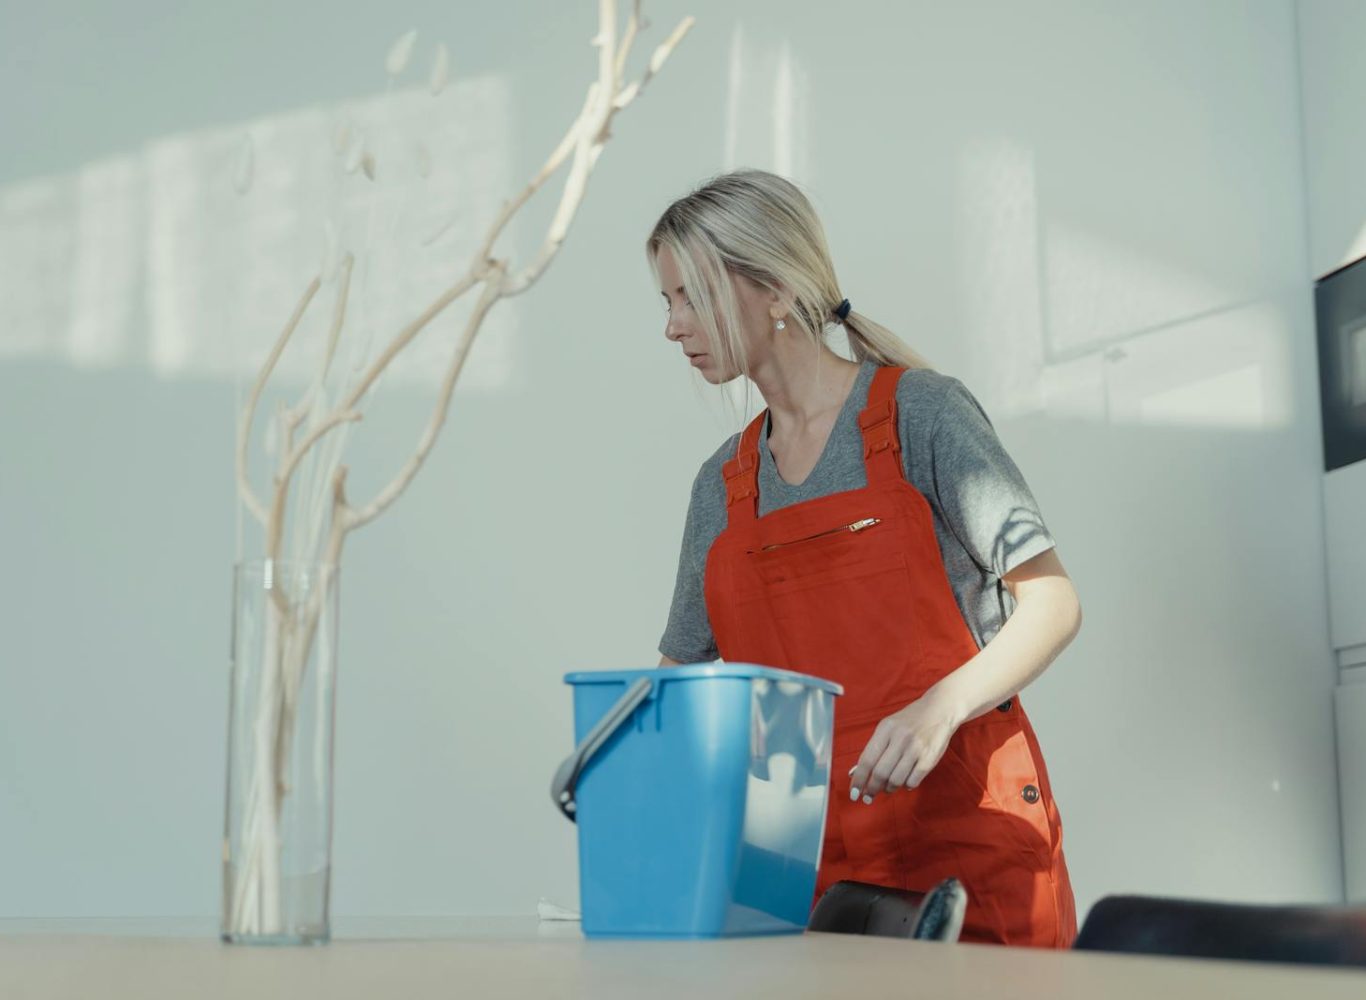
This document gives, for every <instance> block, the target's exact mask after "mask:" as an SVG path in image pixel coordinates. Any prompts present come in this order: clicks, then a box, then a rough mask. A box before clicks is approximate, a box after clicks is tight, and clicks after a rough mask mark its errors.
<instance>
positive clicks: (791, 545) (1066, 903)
mask: <svg viewBox="0 0 1366 1000" xmlns="http://www.w3.org/2000/svg"><path fill="white" fill-rule="evenodd" d="M902 371H903V369H900V368H881V369H879V370H878V372H877V373H876V375H875V376H874V378H873V383H872V387H871V389H870V390H869V394H868V406H867V408H866V409H865V410H864V411H863V412H862V413H861V414H860V416H859V427H860V428H861V430H862V433H863V445H864V447H863V454H864V467H865V470H866V472H867V477H868V484H867V486H866V487H864V488H863V489H856V490H848V491H845V492H841V493H835V494H832V495H829V496H825V497H819V498H817V499H814V500H809V501H806V502H804V503H799V504H794V505H792V506H789V507H783V508H780V509H778V510H775V511H773V512H771V513H769V514H767V515H765V516H763V517H759V516H758V502H759V490H758V473H759V435H760V433H761V432H762V429H763V423H764V415H763V414H760V415H759V417H758V418H756V419H755V420H754V421H753V422H752V423H751V424H750V425H749V427H748V428H746V430H745V432H744V434H743V435H742V436H741V439H740V446H739V449H738V451H737V454H736V456H735V457H734V458H732V459H730V460H729V461H727V462H726V463H725V465H724V466H723V474H724V476H725V480H726V504H727V525H726V528H725V530H724V531H722V532H721V534H720V535H719V536H718V537H717V539H716V541H715V542H714V543H713V545H712V547H711V550H710V551H709V553H708V555H707V565H706V573H705V578H704V590H705V597H706V604H707V613H708V616H709V617H710V619H711V624H712V629H713V631H714V633H715V636H716V644H717V648H718V649H719V651H720V654H721V657H722V658H723V659H725V660H727V661H730V662H747V663H757V664H762V665H766V666H773V667H782V668H785V669H788V670H797V671H801V672H802V673H807V674H812V675H814V676H817V677H823V678H827V679H829V680H832V681H836V682H837V683H839V684H842V685H843V686H844V692H845V693H844V696H843V697H842V698H840V699H838V700H837V702H836V710H835V740H834V759H833V763H832V765H831V789H830V803H829V806H828V810H827V813H826V825H825V841H824V844H823V846H822V850H821V863H820V870H819V873H818V876H817V884H816V896H817V898H819V896H820V895H821V894H822V893H823V892H825V890H826V889H828V888H829V887H830V886H831V885H832V884H833V883H835V882H837V881H840V880H841V879H854V880H857V881H861V882H871V883H874V884H878V885H886V886H893V887H896V888H901V889H915V890H919V891H922V892H923V891H927V890H929V889H930V888H932V887H933V886H934V885H935V884H936V883H938V882H939V881H941V880H942V879H945V878H948V877H949V876H953V877H956V878H957V879H959V881H961V882H962V883H963V885H964V888H966V890H967V894H968V907H967V916H966V920H965V922H964V925H963V934H962V940H964V941H978V942H996V943H1002V944H1012V945H1033V946H1038V947H1051V948H1065V947H1067V946H1069V945H1070V944H1071V942H1072V939H1073V938H1074V937H1075V936H1076V910H1075V904H1074V902H1073V897H1072V886H1071V882H1070V880H1069V878H1068V874H1067V865H1066V862H1065V861H1064V860H1063V853H1062V824H1061V821H1060V819H1059V816H1058V810H1057V807H1056V805H1055V804H1054V802H1053V795H1052V792H1051V790H1050V788H1049V782H1048V774H1047V771H1046V770H1045V768H1044V761H1043V756H1042V754H1041V753H1040V751H1039V744H1038V740H1037V739H1036V738H1035V736H1034V729H1033V727H1032V726H1031V725H1030V723H1029V719H1028V717H1027V716H1026V715H1025V712H1024V709H1023V707H1022V706H1021V705H1020V700H1019V698H1012V699H1011V700H1010V701H1007V702H1006V703H1005V704H1003V705H1001V706H999V707H998V708H996V709H993V710H992V711H990V712H987V713H986V714H985V715H982V716H980V717H978V718H976V719H973V720H971V721H969V722H967V723H965V724H964V725H963V726H962V727H960V728H959V730H958V731H957V732H956V733H955V734H954V736H953V738H952V739H951V740H950V741H949V744H948V748H947V750H946V751H945V753H944V756H943V758H942V759H941V760H940V761H939V763H938V765H936V766H935V768H934V769H933V770H932V771H931V772H930V773H929V775H928V776H927V777H926V778H925V780H924V781H923V782H921V784H920V785H919V787H917V788H914V789H909V790H908V789H901V790H899V791H894V792H889V793H884V794H882V795H879V796H878V797H877V798H876V799H875V800H874V801H873V804H872V805H864V804H863V803H862V802H861V801H860V802H851V801H850V800H849V774H848V772H849V770H850V769H851V768H852V767H853V766H854V765H855V764H856V763H857V762H858V759H859V757H860V755H861V754H862V752H863V749H864V747H865V746H866V745H867V743H868V740H869V739H870V738H871V736H872V734H873V730H874V728H875V727H876V726H877V723H878V722H879V721H881V720H882V719H883V718H884V717H886V716H888V715H891V714H893V713H894V712H897V711H899V710H900V709H902V708H905V707H906V706H907V705H908V704H910V703H911V702H912V701H915V700H916V699H917V698H919V697H920V696H921V695H923V694H924V693H925V692H926V691H927V690H928V689H929V688H930V686H931V685H933V684H934V683H935V682H936V681H938V680H939V679H940V678H942V677H944V676H946V675H947V674H949V673H951V672H952V671H953V670H955V669H956V668H957V667H959V666H961V665H962V664H964V663H966V662H967V661H968V660H970V659H971V658H972V657H973V656H975V655H976V654H977V652H978V646H977V643H976V641H975V640H974V639H973V637H972V633H971V632H970V631H969V629H968V626H967V623H966V622H965V621H964V620H963V616H962V613H961V612H960V611H959V609H958V604H957V602H956V601H955V599H954V595H953V591H952V589H951V588H950V586H949V580H948V575H947V573H946V571H945V569H944V562H943V559H942V557H941V556H940V552H939V543H938V540H937V539H936V537H935V531H934V523H933V520H932V515H931V511H930V507H929V504H928V503H927V502H926V500H925V498H924V497H923V496H921V494H920V493H919V492H918V491H917V490H916V489H915V487H913V486H912V485H911V484H910V483H909V482H907V481H906V478H905V476H904V475H903V474H902V465H901V447H900V442H899V440H898V438H899V435H898V433H897V411H896V386H897V380H898V379H899V377H900V375H901V372H902Z"/></svg>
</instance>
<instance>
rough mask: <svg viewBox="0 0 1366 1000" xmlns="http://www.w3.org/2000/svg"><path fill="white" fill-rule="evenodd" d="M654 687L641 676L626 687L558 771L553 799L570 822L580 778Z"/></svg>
mask: <svg viewBox="0 0 1366 1000" xmlns="http://www.w3.org/2000/svg"><path fill="white" fill-rule="evenodd" d="M654 686H655V685H654V681H653V680H652V679H651V678H649V677H642V678H641V679H640V680H638V681H636V682H635V683H634V684H632V685H631V686H630V687H629V688H627V690H626V693H625V694H624V695H622V696H621V698H620V699H619V700H618V701H617V703H616V704H615V705H613V706H612V707H611V708H610V709H609V710H608V712H607V714H606V715H604V716H603V717H602V718H601V719H599V720H598V724H597V725H596V726H594V727H593V729H592V730H591V731H590V732H589V734H588V735H587V736H585V737H584V738H583V742H582V743H580V744H579V745H578V746H577V747H575V748H574V752H573V753H571V754H570V755H569V756H568V757H566V758H565V760H564V763H563V764H561V765H560V767H559V770H557V771H556V772H555V780H554V781H552V782H551V783H550V797H551V798H552V799H554V800H555V805H557V806H559V808H560V812H562V813H564V814H565V816H567V817H568V818H569V819H570V820H571V821H574V814H575V812H576V811H577V808H578V807H577V806H576V805H575V803H574V789H575V786H577V785H578V783H579V775H580V774H581V773H582V772H583V769H584V768H585V767H587V766H588V762H589V760H591V759H592V757H593V755H594V754H595V753H597V752H598V751H599V750H601V749H602V745H603V744H604V743H606V742H607V740H608V739H609V738H610V737H611V735H612V734H613V733H615V732H616V731H617V729H618V728H619V727H620V726H621V724H622V723H623V722H625V721H626V720H627V719H629V718H630V717H631V713H633V712H634V711H635V710H636V709H637V708H639V707H640V703H641V702H643V701H644V700H645V699H646V698H648V697H649V696H650V692H651V691H653V690H654Z"/></svg>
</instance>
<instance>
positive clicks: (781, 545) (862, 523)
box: [749, 517, 882, 555]
mask: <svg viewBox="0 0 1366 1000" xmlns="http://www.w3.org/2000/svg"><path fill="white" fill-rule="evenodd" d="M881 523H882V518H880V517H865V518H861V519H859V520H857V521H853V522H851V523H849V524H842V525H840V526H839V527H838V528H829V529H827V530H825V531H818V532H816V533H815V534H814V535H803V536H802V537H801V538H794V539H792V540H791V541H787V542H776V543H774V544H773V545H765V546H763V547H762V548H758V549H750V550H749V553H750V555H755V554H757V553H760V552H773V551H775V550H777V549H786V548H790V547H792V546H794V545H804V544H806V543H807V542H814V541H816V540H818V539H821V538H829V537H830V536H832V535H841V534H846V533H848V534H854V535H856V534H858V533H859V532H861V531H867V530H868V529H869V528H875V527H877V526H878V525H879V524H881Z"/></svg>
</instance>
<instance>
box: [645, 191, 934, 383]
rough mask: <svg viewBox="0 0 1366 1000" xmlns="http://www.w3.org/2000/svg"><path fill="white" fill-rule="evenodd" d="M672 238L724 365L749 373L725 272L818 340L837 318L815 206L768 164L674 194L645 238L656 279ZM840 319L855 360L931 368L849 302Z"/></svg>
mask: <svg viewBox="0 0 1366 1000" xmlns="http://www.w3.org/2000/svg"><path fill="white" fill-rule="evenodd" d="M663 247H668V248H669V251H670V252H671V253H672V254H673V257H674V259H675V260H676V261H677V262H678V269H679V272H680V273H681V274H682V276H683V287H684V289H685V290H686V291H687V293H688V298H689V300H690V301H691V302H692V304H693V309H694V312H695V313H696V314H697V316H698V319H699V321H700V322H701V324H702V326H703V329H704V330H705V331H706V333H707V337H708V342H709V343H710V344H712V345H713V348H714V349H715V350H716V352H717V354H718V359H719V360H720V361H721V362H722V363H723V364H724V365H725V366H726V367H728V368H734V369H736V370H738V371H740V372H741V373H743V374H744V375H746V376H748V375H749V358H748V357H747V356H746V351H745V345H744V340H743V339H742V338H741V336H740V323H739V319H738V317H739V305H738V303H737V302H736V298H735V291H734V288H733V287H732V285H731V282H730V281H729V280H727V278H728V275H730V274H738V275H744V276H745V277H747V278H749V279H750V280H751V281H754V282H755V283H757V284H759V285H761V286H762V287H764V288H767V289H769V290H771V291H774V292H777V293H778V294H779V295H780V296H781V297H782V300H783V302H784V304H785V305H786V306H787V307H788V309H789V310H790V314H789V317H788V321H789V323H791V322H795V323H796V324H797V327H798V330H799V331H800V333H801V334H802V335H804V336H806V337H808V338H810V341H811V344H812V346H813V347H818V346H819V345H820V344H821V343H822V342H823V341H824V340H825V337H826V335H827V333H828V331H829V330H830V328H831V327H833V326H835V325H838V324H839V323H840V319H839V317H838V316H836V315H835V310H836V309H837V308H838V307H839V305H840V302H841V300H842V299H843V298H844V296H843V295H842V294H841V292H840V286H839V281H838V280H837V279H836V277H835V267H834V265H833V264H832V263H831V261H830V249H829V247H828V246H827V245H826V242H825V230H824V228H823V227H822V226H821V222H820V219H819V218H818V217H817V216H816V211H815V209H814V208H812V206H811V202H810V201H808V200H807V197H806V195H804V194H803V193H802V192H801V190H800V189H798V187H797V186H796V185H795V184H793V183H792V182H791V181H789V180H786V179H785V178H782V177H779V176H778V175H777V174H772V173H769V172H768V171H766V170H736V171H732V172H731V173H727V174H722V175H721V176H719V177H715V178H713V179H711V180H709V181H707V182H706V183H705V184H703V185H702V186H701V187H699V188H697V189H696V190H695V191H693V192H692V193H691V194H688V195H686V196H684V197H682V198H679V199H678V200H677V201H675V202H674V203H673V204H672V205H670V206H669V207H668V208H667V209H665V211H664V214H663V215H661V216H660V217H659V221H658V222H656V223H655V225H654V229H653V230H651V232H650V238H649V239H648V240H647V241H646V243H645V249H646V255H647V257H648V258H649V263H650V268H651V270H652V271H654V273H655V279H656V284H658V280H659V269H658V264H657V257H658V255H659V251H660V249H661V248H663ZM843 325H844V329H845V332H846V333H847V334H848V337H849V347H850V349H851V350H852V352H853V355H854V360H855V361H864V360H866V359H872V360H873V361H875V362H877V363H878V364H880V365H892V366H896V367H905V368H929V367H930V364H929V362H928V361H926V360H925V359H924V358H923V357H921V355H919V354H918V353H916V352H915V351H914V350H912V349H911V347H910V346H909V345H908V344H907V343H906V342H905V341H903V340H902V339H901V338H900V337H898V336H897V335H896V334H894V333H892V331H891V330H889V329H887V328H886V327H885V326H883V325H882V324H880V323H875V322H873V321H872V320H871V319H869V318H868V317H867V316H865V315H863V314H862V313H859V312H854V311H852V310H851V311H850V312H849V314H848V315H847V316H846V317H845V318H844V320H843Z"/></svg>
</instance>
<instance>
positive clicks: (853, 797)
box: [849, 788, 858, 802]
mask: <svg viewBox="0 0 1366 1000" xmlns="http://www.w3.org/2000/svg"><path fill="white" fill-rule="evenodd" d="M849 801H850V802H857V801H858V789H857V788H851V789H849Z"/></svg>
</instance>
